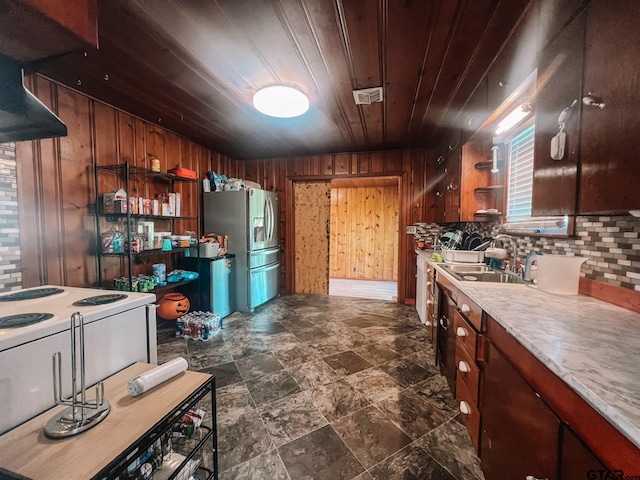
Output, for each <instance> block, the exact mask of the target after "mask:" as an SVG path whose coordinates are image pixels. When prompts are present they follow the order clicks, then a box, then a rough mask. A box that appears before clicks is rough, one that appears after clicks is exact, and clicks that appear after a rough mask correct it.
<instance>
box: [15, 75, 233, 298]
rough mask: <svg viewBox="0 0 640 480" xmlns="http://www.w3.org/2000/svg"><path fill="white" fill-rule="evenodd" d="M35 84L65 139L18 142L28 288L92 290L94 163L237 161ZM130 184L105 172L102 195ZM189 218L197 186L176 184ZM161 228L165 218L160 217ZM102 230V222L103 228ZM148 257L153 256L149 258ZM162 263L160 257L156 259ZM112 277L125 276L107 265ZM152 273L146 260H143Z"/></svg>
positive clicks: (190, 224)
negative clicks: (61, 125) (61, 126)
mask: <svg viewBox="0 0 640 480" xmlns="http://www.w3.org/2000/svg"><path fill="white" fill-rule="evenodd" d="M27 81H28V87H29V89H30V90H31V91H32V92H34V93H35V94H36V96H37V97H38V98H39V99H40V100H41V101H42V102H43V103H44V104H45V105H47V106H48V107H49V108H50V109H51V110H52V111H54V112H55V113H56V114H57V115H58V116H59V117H60V118H61V119H62V121H64V122H65V124H66V125H67V128H68V132H69V133H68V135H67V136H66V137H63V138H57V139H48V140H40V141H34V142H19V143H17V167H18V171H17V174H18V195H19V198H18V204H19V210H20V239H21V249H22V252H23V262H22V274H23V286H24V287H30V286H35V285H43V284H59V285H70V286H80V287H89V286H95V285H96V282H97V260H96V255H95V251H96V228H95V217H94V215H93V208H92V205H93V204H94V203H95V181H94V167H95V166H96V165H107V164H117V163H123V162H130V163H131V164H134V165H140V166H144V167H146V168H149V165H150V160H151V159H152V158H154V157H157V158H158V159H159V160H160V164H161V170H163V171H166V169H167V168H172V167H173V166H175V165H182V166H183V167H187V168H190V169H192V170H196V172H198V177H199V178H202V176H203V175H204V172H206V171H208V170H215V171H227V172H230V173H232V174H233V173H235V162H234V161H233V160H231V159H229V158H227V157H224V156H222V155H219V154H216V153H213V152H211V151H209V150H207V149H206V148H204V147H201V146H199V145H197V144H195V143H193V142H191V141H189V140H187V139H185V138H183V137H180V136H178V135H176V134H174V133H172V132H170V131H168V130H165V129H163V128H162V127H160V126H157V125H153V124H151V123H148V122H145V121H143V120H140V119H139V118H136V117H133V116H132V115H129V114H127V113H125V112H123V111H121V110H117V109H115V108H113V107H110V106H108V105H106V104H104V103H101V102H99V101H96V100H94V99H92V98H89V97H87V96H85V95H83V94H80V93H78V92H76V91H74V90H71V89H69V88H66V87H63V86H61V85H59V84H57V83H55V82H52V81H50V80H48V79H46V78H43V77H40V76H35V77H30V78H28V79H27ZM119 186H120V187H123V188H124V181H120V180H118V179H117V178H116V176H114V175H106V174H105V175H101V176H100V179H99V186H98V188H99V193H100V194H102V193H105V192H109V191H112V190H113V189H114V188H117V187H119ZM130 188H131V191H130V192H129V193H130V194H131V195H141V196H144V197H149V198H151V197H153V196H154V195H155V193H159V192H161V191H166V189H167V187H166V186H165V187H163V186H153V185H151V184H149V183H145V182H143V181H140V180H134V181H133V182H132V183H131V187H130ZM175 190H176V191H180V192H181V193H182V197H183V205H184V206H183V211H184V212H185V213H183V215H189V216H196V208H197V202H198V195H197V193H198V192H199V191H200V188H199V186H197V185H194V184H184V185H180V186H177V187H176V188H175ZM158 223H159V224H158V225H157V227H156V229H159V228H160V227H161V224H162V223H167V224H168V222H164V221H160V222H158ZM176 223H177V224H176V228H175V230H176V231H178V232H181V231H184V230H196V227H197V225H196V221H181V222H176ZM103 227H104V226H103ZM148 260H149V262H152V261H153V260H154V259H152V258H149V259H148ZM156 260H158V259H156ZM105 268H106V270H105V274H106V276H111V277H112V276H115V275H121V274H123V273H124V270H122V273H118V271H120V268H121V267H120V265H118V264H117V263H115V261H112V262H111V263H109V262H105ZM136 269H137V270H138V271H146V270H147V269H148V266H147V265H138V266H137V267H136Z"/></svg>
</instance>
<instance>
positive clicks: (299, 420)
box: [158, 295, 483, 480]
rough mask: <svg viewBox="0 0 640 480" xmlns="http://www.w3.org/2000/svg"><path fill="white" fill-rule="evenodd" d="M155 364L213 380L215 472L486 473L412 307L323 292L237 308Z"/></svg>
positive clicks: (162, 336) (227, 479)
mask: <svg viewBox="0 0 640 480" xmlns="http://www.w3.org/2000/svg"><path fill="white" fill-rule="evenodd" d="M171 327H172V324H171V323H169V322H167V324H165V325H164V326H162V325H159V331H158V335H159V345H158V360H159V363H163V362H165V361H167V360H169V359H171V358H174V357H175V356H178V355H180V356H184V357H185V358H187V359H188V361H189V366H190V369H191V370H197V371H203V372H207V373H212V374H214V375H215V376H216V380H217V402H218V436H219V462H220V471H221V474H220V479H221V480H232V479H233V480H236V479H265V480H280V479H282V480H287V479H290V480H302V479H304V480H310V479H322V480H340V479H345V480H349V479H356V480H371V479H384V480H394V479H433V480H441V479H442V480H445V479H446V480H453V479H457V480H463V479H464V480H467V479H480V480H483V475H482V471H481V470H480V466H479V460H478V458H477V457H476V456H475V454H474V452H473V448H472V446H471V442H470V439H469V437H468V435H467V432H466V429H465V427H464V426H463V425H461V424H460V423H459V421H458V420H459V419H458V417H457V410H456V405H455V401H454V399H453V398H452V396H451V394H450V392H449V390H448V387H447V385H446V381H445V380H444V377H442V376H441V375H440V374H439V373H438V370H437V368H436V367H435V366H434V352H433V349H432V348H431V346H430V343H429V341H428V339H427V336H426V332H425V331H424V330H423V329H422V328H420V323H419V320H418V316H417V314H416V312H415V309H414V308H413V307H410V306H405V305H400V304H397V303H395V302H386V301H379V300H367V299H354V298H345V297H334V296H326V295H292V296H283V297H280V298H278V299H276V300H274V301H272V302H271V303H269V304H267V305H265V306H263V307H262V308H260V309H258V310H257V311H256V312H254V313H253V314H241V313H237V312H236V313H234V314H233V315H231V316H229V317H227V318H226V319H225V320H224V327H223V331H222V334H221V335H219V336H218V337H216V338H214V339H212V340H210V341H208V342H199V341H194V340H186V339H182V338H175V337H174V336H173V330H172V328H171Z"/></svg>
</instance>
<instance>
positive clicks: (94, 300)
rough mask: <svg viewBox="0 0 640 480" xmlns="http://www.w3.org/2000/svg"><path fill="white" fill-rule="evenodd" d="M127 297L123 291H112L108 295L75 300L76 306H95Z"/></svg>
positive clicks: (74, 304)
mask: <svg viewBox="0 0 640 480" xmlns="http://www.w3.org/2000/svg"><path fill="white" fill-rule="evenodd" d="M125 298H127V296H126V295H123V294H121V293H112V294H108V295H96V296H95V297H87V298H83V299H82V300H78V301H77V302H73V304H72V305H73V306H74V307H94V306H96V305H106V304H107V303H113V302H118V301H120V300H124V299H125Z"/></svg>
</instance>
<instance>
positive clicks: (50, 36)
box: [0, 0, 98, 63]
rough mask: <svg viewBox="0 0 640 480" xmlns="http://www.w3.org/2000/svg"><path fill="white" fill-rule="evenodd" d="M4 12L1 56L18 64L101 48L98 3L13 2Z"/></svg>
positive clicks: (89, 0)
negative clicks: (99, 44) (91, 48)
mask: <svg viewBox="0 0 640 480" xmlns="http://www.w3.org/2000/svg"><path fill="white" fill-rule="evenodd" d="M1 9H2V12H1V14H0V53H1V54H3V55H6V56H8V57H10V58H12V59H14V60H17V61H18V62H21V63H30V62H34V61H38V60H42V59H45V58H49V57H53V56H57V55H62V54H65V53H69V52H72V51H77V50H81V49H86V48H90V47H93V48H96V47H97V46H98V10H97V3H96V0H74V1H73V2H52V1H50V0H14V1H10V2H2V7H1ZM25 25H28V26H29V27H28V28H26V27H25Z"/></svg>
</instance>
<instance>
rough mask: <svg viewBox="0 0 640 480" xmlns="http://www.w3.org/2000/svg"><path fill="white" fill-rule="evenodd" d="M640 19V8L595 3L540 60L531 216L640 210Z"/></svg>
mask: <svg viewBox="0 0 640 480" xmlns="http://www.w3.org/2000/svg"><path fill="white" fill-rule="evenodd" d="M573 3H575V2H573ZM639 16H640V3H639V2H628V1H624V0H614V1H608V0H593V1H591V2H590V3H589V5H588V6H587V8H586V9H585V10H583V11H582V12H581V13H580V14H579V15H578V16H577V17H576V18H575V20H574V21H573V22H572V23H571V24H570V25H569V26H568V27H567V28H565V29H564V31H563V32H562V33H561V34H560V35H559V36H558V37H557V38H556V40H555V41H554V42H553V43H551V44H550V45H549V47H548V48H547V49H545V50H544V52H543V53H542V55H541V60H540V64H539V67H538V96H537V102H536V143H535V167H534V181H533V213H534V215H556V214H576V213H577V214H593V213H626V212H627V211H628V210H630V209H635V208H638V207H639V206H640V189H638V188H637V184H638V170H637V168H636V166H635V164H636V158H635V157H636V153H637V151H638V150H639V149H640V137H639V136H638V135H637V132H638V131H639V130H640V115H638V110H639V109H640V90H638V89H637V88H635V87H633V86H632V85H634V84H635V83H634V82H635V79H636V77H637V70H638V68H639V66H640V60H638V56H637V45H638V43H640V30H639V29H638V28H637V25H636V24H637V21H636V20H637V18H638V17H639ZM574 100H575V101H576V104H575V107H574V108H573V109H572V117H571V119H570V120H569V121H568V123H567V125H566V127H565V131H566V132H567V146H566V153H565V156H564V158H563V159H561V160H552V159H551V157H550V153H549V150H550V141H551V138H552V137H553V135H555V134H556V133H557V132H558V115H559V114H560V112H561V111H562V110H563V109H564V108H566V107H569V106H570V105H571V104H572V103H573V101H574ZM576 199H577V202H576Z"/></svg>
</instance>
